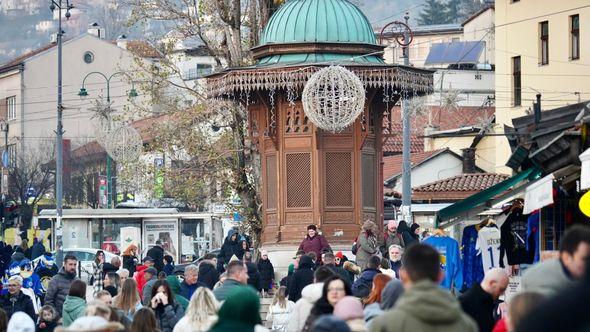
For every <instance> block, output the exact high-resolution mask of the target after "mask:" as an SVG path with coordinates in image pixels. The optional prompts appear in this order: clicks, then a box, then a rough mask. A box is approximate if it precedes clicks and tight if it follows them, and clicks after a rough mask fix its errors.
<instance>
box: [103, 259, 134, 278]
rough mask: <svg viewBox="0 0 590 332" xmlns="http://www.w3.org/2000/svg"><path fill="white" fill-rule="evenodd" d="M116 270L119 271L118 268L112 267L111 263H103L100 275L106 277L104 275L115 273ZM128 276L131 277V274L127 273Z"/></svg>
mask: <svg viewBox="0 0 590 332" xmlns="http://www.w3.org/2000/svg"><path fill="white" fill-rule="evenodd" d="M118 270H119V268H118V267H116V266H114V265H113V264H111V263H109V262H106V263H104V264H103V265H102V274H103V275H104V276H106V275H107V273H110V272H117V271H118ZM129 274H130V275H132V274H131V272H129Z"/></svg>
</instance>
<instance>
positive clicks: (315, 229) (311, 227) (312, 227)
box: [307, 225, 318, 232]
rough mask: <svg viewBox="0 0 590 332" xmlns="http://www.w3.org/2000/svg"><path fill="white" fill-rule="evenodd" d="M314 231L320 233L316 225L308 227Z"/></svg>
mask: <svg viewBox="0 0 590 332" xmlns="http://www.w3.org/2000/svg"><path fill="white" fill-rule="evenodd" d="M310 229H313V230H314V231H316V232H317V231H318V228H317V227H316V226H315V225H309V226H307V230H310Z"/></svg>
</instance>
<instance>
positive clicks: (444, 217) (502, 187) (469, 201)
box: [436, 168, 540, 228]
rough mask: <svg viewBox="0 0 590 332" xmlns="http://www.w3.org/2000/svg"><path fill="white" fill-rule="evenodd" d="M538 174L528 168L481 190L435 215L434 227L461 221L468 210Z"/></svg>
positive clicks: (534, 169) (538, 171)
mask: <svg viewBox="0 0 590 332" xmlns="http://www.w3.org/2000/svg"><path fill="white" fill-rule="evenodd" d="M539 174H540V170H538V169H537V168H529V169H527V170H525V171H522V172H520V173H518V174H516V175H515V176H513V177H511V178H508V179H507V180H504V181H502V182H500V183H498V184H496V185H493V186H491V187H489V188H488V189H485V190H482V191H480V192H478V193H477V194H475V195H472V196H470V197H468V198H466V199H464V200H462V201H459V202H457V203H455V204H453V205H451V206H448V207H446V208H444V209H442V210H440V211H438V213H437V214H436V227H439V228H446V227H449V226H452V225H454V224H456V223H457V222H459V221H461V218H462V217H463V216H464V215H465V214H466V213H467V212H468V211H470V210H473V209H475V208H478V207H481V206H484V205H485V204H486V203H487V202H488V201H489V200H491V199H493V198H494V197H496V196H498V195H500V194H502V193H503V192H505V191H506V190H508V189H510V188H511V187H514V186H515V185H516V184H518V183H519V182H521V181H523V180H525V179H532V178H534V177H536V176H538V175H539Z"/></svg>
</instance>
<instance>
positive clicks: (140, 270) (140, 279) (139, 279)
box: [133, 265, 148, 298]
mask: <svg viewBox="0 0 590 332" xmlns="http://www.w3.org/2000/svg"><path fill="white" fill-rule="evenodd" d="M147 268H148V267H147V266H145V265H139V266H138V267H137V273H135V275H134V276H133V279H135V282H136V283H137V291H138V292H139V297H141V298H142V297H143V286H145V284H146V283H147V281H145V278H144V276H143V275H144V274H145V270H146V269H147Z"/></svg>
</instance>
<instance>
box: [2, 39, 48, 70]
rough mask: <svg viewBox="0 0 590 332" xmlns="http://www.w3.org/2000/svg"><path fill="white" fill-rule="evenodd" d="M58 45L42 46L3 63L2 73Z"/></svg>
mask: <svg viewBox="0 0 590 332" xmlns="http://www.w3.org/2000/svg"><path fill="white" fill-rule="evenodd" d="M56 45H57V44H55V43H51V44H47V45H43V46H41V47H39V48H37V49H34V50H32V51H30V52H27V53H24V54H21V55H20V56H18V57H16V58H14V59H12V60H8V61H7V62H5V63H3V64H1V65H0V71H2V70H4V69H7V68H10V67H12V66H16V65H18V64H20V63H21V62H23V61H25V60H26V59H28V58H30V57H32V56H35V55H37V54H39V53H41V52H44V51H47V50H48V49H50V48H52V47H54V46H56Z"/></svg>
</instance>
